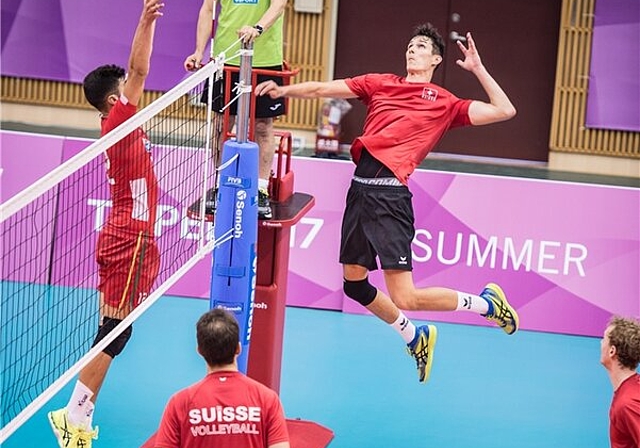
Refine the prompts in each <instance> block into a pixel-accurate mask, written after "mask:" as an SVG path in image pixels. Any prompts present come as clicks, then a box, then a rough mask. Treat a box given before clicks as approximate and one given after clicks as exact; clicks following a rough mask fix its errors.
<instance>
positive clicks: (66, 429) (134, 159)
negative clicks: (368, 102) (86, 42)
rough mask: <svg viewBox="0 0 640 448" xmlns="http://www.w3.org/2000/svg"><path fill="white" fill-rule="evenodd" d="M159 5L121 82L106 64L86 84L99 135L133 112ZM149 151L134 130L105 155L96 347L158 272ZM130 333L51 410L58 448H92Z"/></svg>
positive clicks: (145, 17) (148, 10) (149, 8)
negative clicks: (104, 392)
mask: <svg viewBox="0 0 640 448" xmlns="http://www.w3.org/2000/svg"><path fill="white" fill-rule="evenodd" d="M163 7H164V3H162V2H161V0H144V2H143V10H142V14H141V16H140V20H139V22H138V25H137V27H136V30H135V34H134V37H133V42H132V45H131V53H130V56H129V66H128V73H127V74H126V76H125V70H124V68H122V67H119V66H117V65H103V66H100V67H98V68H96V69H95V70H93V71H92V72H90V73H89V74H88V75H87V76H86V77H85V79H84V82H83V89H84V94H85V97H86V98H87V101H88V102H89V103H91V105H92V106H93V107H95V108H96V109H97V110H98V111H99V112H100V114H101V122H102V125H101V135H105V134H107V133H108V132H109V131H111V130H113V129H115V128H116V127H117V126H118V125H120V124H122V123H123V122H125V121H126V120H127V119H129V118H131V117H132V116H133V115H134V114H135V113H136V112H137V110H138V103H139V102H140V99H141V97H142V94H143V92H144V85H145V81H146V78H147V75H148V74H149V66H150V59H151V51H152V46H153V38H154V34H155V28H156V20H157V19H158V18H159V17H160V16H162V9H163ZM150 150H151V145H150V142H149V140H148V139H147V136H146V134H145V133H144V131H143V130H142V129H141V128H138V129H136V130H135V131H133V132H132V133H131V134H129V135H128V136H126V137H125V138H124V139H122V140H121V141H119V142H118V143H116V144H115V145H114V146H112V147H110V148H109V149H107V151H106V157H105V165H106V169H107V178H108V182H109V188H110V192H111V200H112V208H111V212H110V214H109V216H108V218H107V220H106V223H105V225H104V227H103V228H102V229H101V231H100V234H99V236H98V242H97V247H96V259H97V262H98V274H99V285H98V291H99V300H100V323H99V327H98V331H97V334H96V337H95V340H94V343H93V344H94V345H95V344H97V343H98V342H99V341H100V340H102V339H103V338H105V337H106V336H107V334H109V332H111V331H112V330H113V329H114V328H115V327H116V326H117V325H118V324H119V323H120V322H122V320H123V319H124V318H125V317H126V316H127V315H129V313H130V312H131V311H132V310H133V309H134V308H135V307H136V306H138V305H139V304H140V303H141V302H142V300H144V299H145V298H146V296H147V295H148V293H149V292H150V289H151V287H152V285H153V282H154V281H155V278H156V276H157V273H158V269H159V265H160V254H159V252H158V248H157V246H156V243H155V239H154V224H155V220H156V207H157V200H158V184H157V179H156V176H155V173H154V170H153V163H152V160H151V153H150ZM131 332H132V328H131V326H129V327H128V328H127V329H126V330H125V331H124V332H122V333H121V334H120V335H119V336H118V337H117V338H115V339H114V340H113V342H111V344H109V345H108V346H107V347H106V348H105V349H104V351H102V352H100V353H98V354H97V355H96V357H95V358H93V359H92V360H91V361H90V362H89V363H88V364H87V365H86V366H85V367H84V368H83V369H82V370H81V371H80V374H79V376H78V381H77V382H76V385H75V388H74V390H73V392H72V394H71V397H70V398H69V402H68V404H67V406H66V407H64V408H62V409H58V410H56V411H52V412H49V414H48V417H49V422H50V424H51V427H52V429H53V432H54V434H55V436H56V438H57V439H58V443H59V445H60V448H91V444H92V440H93V439H96V438H97V436H98V427H97V426H96V427H95V428H93V423H92V417H93V412H94V408H95V401H96V398H97V396H98V392H99V391H100V388H101V387H102V384H103V382H104V379H105V376H106V374H107V371H108V370H109V367H110V366H111V362H112V361H113V358H115V357H116V356H117V355H119V354H120V353H121V352H122V350H123V349H124V347H125V345H126V344H127V342H128V340H129V338H130V337H131ZM123 418H124V417H123Z"/></svg>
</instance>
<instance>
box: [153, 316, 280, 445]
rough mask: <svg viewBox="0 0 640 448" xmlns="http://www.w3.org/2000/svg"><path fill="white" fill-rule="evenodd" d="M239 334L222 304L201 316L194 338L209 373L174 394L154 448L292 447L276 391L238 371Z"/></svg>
mask: <svg viewBox="0 0 640 448" xmlns="http://www.w3.org/2000/svg"><path fill="white" fill-rule="evenodd" d="M239 332H240V330H239V327H238V322H237V321H236V319H235V317H234V316H233V315H232V314H231V313H229V312H228V311H226V310H224V309H222V308H214V309H212V310H209V311H207V312H206V313H204V314H203V315H202V316H201V317H200V319H199V320H198V323H197V324H196V339H197V342H198V353H199V354H200V355H201V356H202V357H203V358H204V360H205V362H206V364H207V374H206V376H205V377H204V378H203V379H202V380H200V381H198V382H197V383H195V384H192V385H191V386H189V387H187V388H186V389H183V390H181V391H179V392H177V393H176V394H174V395H173V396H172V397H171V399H170V400H169V403H167V406H166V408H165V411H164V414H163V416H162V421H161V422H160V428H159V429H158V433H157V434H156V437H155V442H154V447H155V448H207V447H216V448H289V432H288V430H287V423H286V420H285V417H284V411H283V409H282V403H281V402H280V399H279V398H278V394H276V393H275V392H274V391H273V390H271V389H269V388H268V387H267V386H265V385H264V384H261V383H259V382H258V381H256V380H254V379H252V378H249V377H247V376H246V375H244V374H243V373H241V372H239V371H238V355H240V351H241V345H240V336H239Z"/></svg>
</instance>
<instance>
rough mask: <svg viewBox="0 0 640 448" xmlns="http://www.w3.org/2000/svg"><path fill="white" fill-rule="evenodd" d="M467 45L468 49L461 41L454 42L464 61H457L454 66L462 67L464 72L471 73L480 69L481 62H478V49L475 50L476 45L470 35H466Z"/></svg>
mask: <svg viewBox="0 0 640 448" xmlns="http://www.w3.org/2000/svg"><path fill="white" fill-rule="evenodd" d="M466 37H467V43H468V44H469V47H465V46H464V44H463V43H462V42H461V41H459V40H458V41H456V43H457V44H458V48H459V49H460V51H461V52H462V54H463V55H464V60H462V59H458V60H457V61H456V64H458V65H459V66H460V67H462V68H463V69H465V70H468V71H470V72H473V71H474V70H476V69H478V68H480V67H482V61H481V60H480V55H479V54H478V49H477V48H476V43H475V42H474V40H473V37H471V33H467V36H466Z"/></svg>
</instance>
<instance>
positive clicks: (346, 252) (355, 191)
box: [340, 179, 415, 271]
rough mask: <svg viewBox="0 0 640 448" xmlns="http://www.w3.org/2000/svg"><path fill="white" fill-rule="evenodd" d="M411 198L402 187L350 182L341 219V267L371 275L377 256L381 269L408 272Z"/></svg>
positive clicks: (413, 222)
mask: <svg viewBox="0 0 640 448" xmlns="http://www.w3.org/2000/svg"><path fill="white" fill-rule="evenodd" d="M365 180H366V181H368V180H369V179H365ZM412 197H413V195H412V194H411V192H410V191H409V189H408V188H407V187H406V186H404V185H401V186H389V185H367V184H363V183H360V182H357V181H356V180H352V181H351V187H350V188H349V191H348V193H347V205H346V208H345V211H344V216H343V218H342V239H341V242H340V263H342V264H357V265H359V266H364V267H365V268H367V269H368V270H370V271H374V270H376V269H378V264H377V262H376V256H377V257H378V258H379V259H380V265H381V266H382V269H398V270H402V271H411V270H412V268H413V267H412V263H411V242H412V241H413V237H414V234H415V227H414V226H415V219H414V216H413V205H412V202H411V198H412Z"/></svg>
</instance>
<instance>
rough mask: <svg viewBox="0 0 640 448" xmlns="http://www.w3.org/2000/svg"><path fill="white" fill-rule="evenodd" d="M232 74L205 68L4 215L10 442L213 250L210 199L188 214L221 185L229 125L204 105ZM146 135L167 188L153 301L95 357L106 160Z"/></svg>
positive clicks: (2, 297) (4, 356) (1, 350)
mask: <svg viewBox="0 0 640 448" xmlns="http://www.w3.org/2000/svg"><path fill="white" fill-rule="evenodd" d="M222 64H223V61H222V60H214V61H212V62H210V63H209V64H207V65H205V66H204V67H203V68H202V69H200V70H198V71H197V72H195V73H193V74H192V75H191V76H189V77H188V78H187V79H185V80H184V81H182V82H181V83H179V84H178V85H177V86H176V87H175V88H173V89H171V90H170V91H169V92H167V93H165V94H163V95H162V96H161V97H160V98H158V99H157V100H156V101H154V102H153V103H151V104H150V105H149V106H147V107H145V108H144V109H142V110H140V111H139V112H138V113H137V114H136V115H134V116H133V117H131V119H129V120H127V121H126V122H125V123H123V124H122V125H120V126H119V127H117V128H116V129H114V130H113V131H111V132H109V133H108V134H107V135H105V136H103V137H102V138H100V139H99V140H97V141H95V142H94V143H91V144H89V145H88V146H87V147H86V148H85V149H83V150H81V151H80V152H78V153H77V154H75V155H73V156H71V157H70V158H68V160H66V161H65V162H64V163H62V164H61V165H60V166H59V167H58V168H56V169H55V170H54V171H52V172H50V173H48V174H47V175H45V176H43V177H41V178H40V179H38V181H37V182H35V183H34V184H32V185H31V186H29V187H28V188H26V189H24V190H23V191H21V192H20V193H18V194H16V195H15V196H13V197H12V198H10V199H9V200H7V201H6V202H4V203H2V204H1V205H0V241H1V244H2V267H1V271H0V274H1V277H0V341H1V342H0V364H1V366H2V367H1V372H0V375H1V378H0V388H1V390H0V397H1V398H0V410H1V421H0V428H1V429H0V444H1V443H2V442H3V441H4V440H6V439H7V438H8V437H9V436H10V435H11V434H12V433H13V432H14V431H15V430H16V429H17V428H18V427H19V426H20V425H21V424H23V423H24V422H25V421H26V420H28V419H29V418H30V417H31V416H32V415H33V414H34V413H35V412H37V411H38V409H40V408H41V407H42V406H43V405H44V404H45V403H46V402H47V401H48V400H49V399H50V398H51V397H53V396H54V395H55V394H56V393H57V392H58V391H60V389H62V388H63V387H64V386H65V385H66V384H67V383H68V382H69V381H70V380H72V379H73V378H74V377H75V376H76V375H77V374H78V373H79V372H80V370H81V369H82V367H84V366H85V365H86V364H87V363H88V362H89V361H90V360H91V359H93V357H95V355H96V354H98V353H99V352H101V351H102V350H103V349H104V348H105V347H107V346H108V345H109V344H110V343H111V342H112V341H113V340H114V339H115V338H116V337H117V336H118V335H120V334H121V333H122V331H124V330H125V329H126V328H127V327H128V326H129V325H130V324H132V323H133V322H134V321H135V320H136V319H137V318H138V317H139V316H140V315H141V314H142V313H144V312H145V311H146V310H147V309H148V308H149V307H150V306H152V305H153V304H154V303H155V302H156V301H157V300H158V299H159V298H160V297H161V296H162V295H163V294H165V293H166V292H167V291H168V290H169V289H170V288H171V286H172V285H173V284H175V283H176V282H177V280H179V279H180V278H181V277H182V276H183V275H184V274H185V273H186V272H187V271H188V270H189V269H190V268H191V267H193V266H194V265H195V264H196V263H197V262H198V261H199V260H201V259H202V258H203V257H205V256H206V255H207V254H210V253H211V252H212V250H213V248H214V247H215V245H216V241H215V238H214V228H213V227H214V224H213V223H211V222H207V221H206V220H205V213H204V201H201V202H202V208H203V210H202V211H203V213H200V214H199V216H201V217H202V219H193V214H192V213H187V210H188V208H189V206H190V205H192V204H194V203H197V202H198V201H199V199H200V198H204V197H206V194H207V192H208V191H213V190H212V189H213V188H214V187H215V186H216V182H217V171H216V167H217V165H218V161H217V160H216V154H217V151H216V150H215V148H217V147H218V141H217V140H218V138H219V137H220V135H219V133H220V129H219V122H220V120H219V119H213V118H214V116H216V115H217V114H212V112H211V107H207V104H206V103H205V104H203V103H202V98H203V95H204V97H205V98H207V97H208V98H207V99H208V104H211V100H212V95H213V94H212V93H211V92H209V93H207V91H210V90H212V89H207V88H206V86H208V85H213V84H212V83H213V81H214V79H217V77H219V76H221V73H222ZM138 128H142V129H143V130H144V132H145V133H146V135H147V137H148V139H149V141H150V148H149V149H150V151H151V154H152V158H153V165H154V171H155V175H156V178H157V180H158V186H159V194H158V202H157V204H158V205H157V207H158V208H157V219H156V223H155V235H156V243H157V246H158V248H159V251H160V268H159V273H158V275H157V278H156V280H155V283H154V284H153V287H152V289H151V292H150V294H149V296H148V297H147V298H146V300H145V301H144V302H143V303H142V304H141V305H140V306H139V307H138V308H136V309H135V310H134V311H133V312H132V313H131V314H130V315H129V316H127V317H126V318H125V319H124V320H123V321H122V323H120V324H119V325H118V326H117V327H116V328H115V329H114V330H113V331H112V332H111V333H109V335H108V336H107V337H106V338H104V339H103V340H101V341H100V343H98V344H97V345H96V346H95V347H93V348H91V344H92V342H93V340H94V337H95V334H96V330H97V327H98V318H99V313H98V306H99V303H98V293H97V291H96V286H97V284H98V276H97V264H96V254H95V247H96V240H97V236H98V233H99V230H100V228H101V227H102V225H103V223H104V222H105V220H106V217H107V216H108V213H109V210H110V208H111V201H110V194H109V185H108V183H107V181H106V175H105V160H104V154H105V152H106V150H107V149H108V148H110V147H112V146H113V145H115V144H116V143H118V142H120V141H121V140H123V139H125V138H127V136H128V135H130V134H131V133H132V132H134V131H135V130H137V129H138ZM15 150H17V149H15ZM229 232H231V229H229ZM222 233H223V234H224V232H222ZM219 240H220V239H219Z"/></svg>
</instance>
